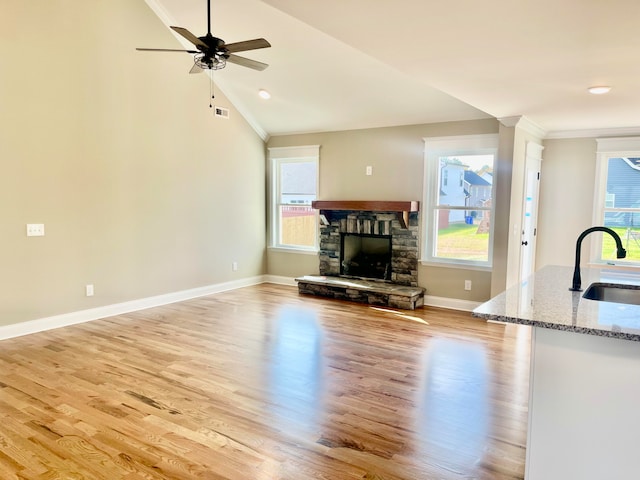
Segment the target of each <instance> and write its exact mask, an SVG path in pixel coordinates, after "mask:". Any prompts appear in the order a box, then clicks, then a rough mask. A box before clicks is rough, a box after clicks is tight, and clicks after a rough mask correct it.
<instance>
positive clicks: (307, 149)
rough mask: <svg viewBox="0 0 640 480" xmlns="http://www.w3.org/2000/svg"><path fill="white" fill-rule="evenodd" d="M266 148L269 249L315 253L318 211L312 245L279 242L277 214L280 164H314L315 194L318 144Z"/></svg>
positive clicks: (317, 172) (318, 176)
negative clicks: (267, 162) (267, 163)
mask: <svg viewBox="0 0 640 480" xmlns="http://www.w3.org/2000/svg"><path fill="white" fill-rule="evenodd" d="M267 150H268V161H269V169H268V172H269V176H268V184H269V190H268V191H269V202H268V205H269V211H268V219H269V220H268V222H269V232H268V233H269V236H268V238H269V249H270V250H279V251H286V252H294V253H302V254H314V255H315V254H317V252H318V249H319V248H318V233H319V232H318V212H317V211H316V212H315V217H316V221H315V222H314V225H315V237H314V238H315V243H314V245H313V246H312V247H305V246H300V245H286V244H281V243H280V215H279V214H278V212H279V208H280V203H279V198H280V166H281V165H282V164H284V163H293V162H305V163H306V162H311V163H314V164H315V166H316V196H317V195H318V191H319V183H320V168H319V166H320V145H305V146H299V147H270V148H268V149H267Z"/></svg>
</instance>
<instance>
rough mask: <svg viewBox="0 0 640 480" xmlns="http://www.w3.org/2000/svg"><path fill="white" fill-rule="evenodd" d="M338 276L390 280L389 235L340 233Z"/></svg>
mask: <svg viewBox="0 0 640 480" xmlns="http://www.w3.org/2000/svg"><path fill="white" fill-rule="evenodd" d="M340 275H342V276H347V277H356V278H375V279H380V280H391V235H365V234H355V233H341V234H340Z"/></svg>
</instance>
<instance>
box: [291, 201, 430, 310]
mask: <svg viewBox="0 0 640 480" xmlns="http://www.w3.org/2000/svg"><path fill="white" fill-rule="evenodd" d="M313 207H314V208H317V209H318V210H320V219H321V226H320V242H319V243H320V253H319V272H320V276H313V275H308V276H305V277H301V278H297V279H296V280H297V281H298V288H299V291H300V292H301V293H309V294H313V295H322V296H330V297H333V298H344V299H349V300H354V301H359V302H365V303H371V304H376V305H388V306H395V307H398V308H405V309H414V308H416V307H418V306H422V304H423V299H424V289H423V288H421V287H418V252H419V240H420V239H419V233H420V228H419V217H418V210H419V203H418V202H417V201H409V202H376V201H371V202H368V201H315V202H313Z"/></svg>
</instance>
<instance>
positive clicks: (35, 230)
mask: <svg viewBox="0 0 640 480" xmlns="http://www.w3.org/2000/svg"><path fill="white" fill-rule="evenodd" d="M27 237H44V223H27Z"/></svg>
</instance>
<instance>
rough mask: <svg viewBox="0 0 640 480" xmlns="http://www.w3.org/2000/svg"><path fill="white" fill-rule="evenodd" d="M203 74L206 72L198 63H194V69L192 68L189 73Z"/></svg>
mask: <svg viewBox="0 0 640 480" xmlns="http://www.w3.org/2000/svg"><path fill="white" fill-rule="evenodd" d="M202 72H204V70H203V69H202V68H200V66H199V65H198V64H197V63H194V64H193V67H191V70H189V73H202Z"/></svg>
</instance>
